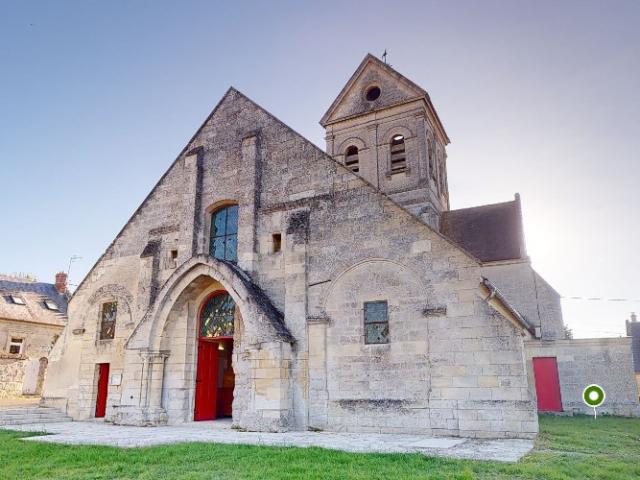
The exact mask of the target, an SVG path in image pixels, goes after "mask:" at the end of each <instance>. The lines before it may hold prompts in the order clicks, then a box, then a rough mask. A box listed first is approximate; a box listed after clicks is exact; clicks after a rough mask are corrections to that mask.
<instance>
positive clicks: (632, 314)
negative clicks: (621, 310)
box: [631, 312, 638, 322]
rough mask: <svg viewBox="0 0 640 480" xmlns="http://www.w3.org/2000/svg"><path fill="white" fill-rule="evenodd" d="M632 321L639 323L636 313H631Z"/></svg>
mask: <svg viewBox="0 0 640 480" xmlns="http://www.w3.org/2000/svg"><path fill="white" fill-rule="evenodd" d="M631 321H632V322H637V321H638V316H637V315H636V312H631Z"/></svg>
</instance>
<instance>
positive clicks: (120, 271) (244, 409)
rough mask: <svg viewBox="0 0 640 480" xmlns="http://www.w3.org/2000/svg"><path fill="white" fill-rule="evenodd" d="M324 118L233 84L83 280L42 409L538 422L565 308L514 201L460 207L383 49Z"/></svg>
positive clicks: (396, 425)
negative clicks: (268, 106) (306, 133)
mask: <svg viewBox="0 0 640 480" xmlns="http://www.w3.org/2000/svg"><path fill="white" fill-rule="evenodd" d="M321 124H322V125H323V126H324V127H325V129H326V132H327V152H326V153H325V152H323V151H322V150H320V149H318V148H317V147H316V146H314V145H313V144H312V143H311V142H309V141H307V140H306V139H304V138H302V137H301V136H300V135H298V134H297V133H296V132H294V131H293V130H291V129H290V128H289V127H287V126H286V125H284V124H283V123H282V122H280V121H279V120H278V119H276V118H274V117H273V116H272V115H271V114H269V113H268V112H267V111H266V110H264V109H263V108H261V107H259V106H258V105H256V104H255V103H254V102H252V101H251V100H249V99H248V98H247V97H246V96H244V95H243V94H242V93H240V92H238V91H237V90H235V89H233V88H231V89H229V91H228V92H227V93H226V94H225V96H224V97H223V98H222V100H221V101H220V102H219V104H218V105H217V106H216V108H215V109H214V111H213V112H212V113H211V114H210V116H209V117H208V118H207V119H206V121H205V122H204V124H203V125H202V126H201V128H200V129H199V130H198V131H197V132H196V134H195V135H194V136H193V138H192V139H191V140H190V141H189V142H188V144H187V145H186V147H185V148H184V149H183V150H182V152H181V153H180V154H179V155H178V157H177V159H176V160H175V162H174V163H173V164H172V165H171V167H170V168H169V170H168V171H167V172H166V173H165V174H164V175H163V176H162V178H161V179H160V180H159V182H158V183H157V185H156V186H155V187H154V188H153V190H152V191H151V192H150V194H149V195H148V197H147V198H146V199H145V200H144V202H143V203H142V205H141V206H140V207H139V208H138V209H137V210H136V211H135V213H134V214H133V216H132V217H131V219H130V220H129V222H128V223H127V224H126V225H125V227H124V228H123V229H122V231H121V232H120V233H119V234H118V235H117V237H116V238H115V239H114V240H113V242H112V243H111V245H109V247H108V248H107V249H106V251H105V253H104V254H103V256H102V257H101V258H100V259H99V260H98V262H97V263H96V265H95V266H94V267H93V269H92V270H91V271H90V273H89V274H88V276H87V277H86V278H85V279H84V280H83V282H82V283H81V285H80V286H79V287H78V288H77V290H76V291H75V293H74V295H73V297H72V299H71V301H70V303H69V310H68V315H69V323H68V326H67V328H66V329H65V332H64V334H63V337H62V338H61V341H59V342H58V343H57V344H56V347H55V349H54V351H53V352H52V354H51V356H50V364H49V365H50V366H49V373H48V375H47V379H46V383H45V392H44V401H45V402H46V403H47V404H49V405H52V406H58V407H61V408H64V409H65V410H66V412H67V413H68V414H69V415H70V416H72V417H73V418H74V419H79V420H81V419H89V418H92V417H104V418H105V419H106V420H107V421H111V422H114V423H118V424H131V425H158V424H166V423H168V424H177V423H183V422H191V421H194V420H206V419H212V418H219V417H224V416H231V417H232V418H233V423H234V425H235V426H237V428H241V429H247V430H258V431H284V430H307V429H313V430H327V431H349V432H388V433H425V434H432V435H456V436H470V437H521V438H527V437H532V436H534V435H535V434H536V432H537V430H538V424H537V416H536V404H535V391H534V387H533V383H532V380H531V372H530V368H529V367H528V366H527V362H526V360H525V347H524V344H525V343H524V342H525V340H527V339H534V338H536V337H541V336H544V335H547V336H549V338H553V337H554V336H557V335H561V333H559V332H561V331H562V318H561V315H560V310H559V300H558V297H557V294H556V293H555V292H554V291H553V290H552V289H551V288H550V287H548V286H547V285H546V283H544V281H543V280H542V279H539V281H538V284H543V285H544V288H543V289H539V290H536V288H537V286H536V285H534V283H535V281H534V280H535V279H536V278H537V274H536V273H535V272H534V271H533V270H532V269H531V265H530V263H529V260H528V258H527V256H526V252H525V251H524V241H523V235H522V220H521V215H520V200H519V198H516V200H514V201H512V202H506V203H504V204H497V205H489V206H483V207H477V208H476V209H464V210H458V211H451V210H450V208H449V193H448V185H447V173H446V164H447V159H446V151H445V148H446V145H447V144H448V143H449V139H448V137H447V134H446V132H445V130H444V127H443V126H442V124H441V122H440V119H439V118H438V115H437V113H436V111H435V109H434V107H433V105H432V103H431V100H430V98H429V95H428V94H427V92H425V91H424V90H423V89H421V88H420V87H418V86H417V85H415V84H414V83H413V82H411V81H409V80H408V79H406V78H405V77H403V76H402V75H400V74H399V73H398V72H396V71H395V70H393V69H392V68H391V67H389V66H388V65H386V64H384V63H383V62H381V61H380V60H378V59H377V58H375V57H373V56H371V55H368V56H367V57H365V59H364V60H363V62H362V63H361V65H360V66H359V67H358V69H357V70H356V72H355V73H354V75H353V76H352V77H351V79H350V80H349V81H348V83H347V84H346V86H345V87H344V89H343V90H342V92H341V93H340V95H339V96H338V98H337V99H336V101H335V102H334V103H333V104H332V106H331V107H330V108H329V110H328V111H327V113H326V114H325V116H324V117H323V118H322V120H321ZM514 286H515V287H514ZM510 287H511V288H512V290H513V292H514V300H513V301H512V300H511V299H509V298H508V297H509V296H508V295H506V292H507V291H508V290H509V288H510ZM547 287H548V288H547ZM544 289H547V290H544ZM536 293H538V294H537V295H536ZM522 311H531V312H532V313H531V314H530V315H523V314H522V313H521V312H522ZM541 312H542V313H541Z"/></svg>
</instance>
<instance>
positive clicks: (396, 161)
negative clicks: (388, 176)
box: [391, 135, 407, 173]
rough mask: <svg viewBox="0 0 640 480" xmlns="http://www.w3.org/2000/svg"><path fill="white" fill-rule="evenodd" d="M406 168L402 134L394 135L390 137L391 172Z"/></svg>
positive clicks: (402, 170)
mask: <svg viewBox="0 0 640 480" xmlns="http://www.w3.org/2000/svg"><path fill="white" fill-rule="evenodd" d="M406 169H407V155H406V153H405V149H404V135H394V136H393V138H392V139H391V173H400V172H404V171H405V170H406Z"/></svg>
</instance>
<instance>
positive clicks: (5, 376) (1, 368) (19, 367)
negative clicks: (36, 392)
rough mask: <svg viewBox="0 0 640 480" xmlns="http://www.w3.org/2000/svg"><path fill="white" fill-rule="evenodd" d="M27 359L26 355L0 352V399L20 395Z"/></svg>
mask: <svg viewBox="0 0 640 480" xmlns="http://www.w3.org/2000/svg"><path fill="white" fill-rule="evenodd" d="M28 361H29V360H28V359H27V357H26V356H19V357H18V356H16V355H8V354H0V399H5V398H19V397H21V396H22V384H23V382H24V375H25V370H26V367H27V363H28Z"/></svg>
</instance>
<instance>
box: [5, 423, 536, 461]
mask: <svg viewBox="0 0 640 480" xmlns="http://www.w3.org/2000/svg"><path fill="white" fill-rule="evenodd" d="M230 427H231V423H230V422H229V421H225V420H222V421H221V420H218V421H214V422H193V423H188V424H184V425H177V426H164V427H126V426H120V425H111V424H108V423H104V422H95V421H93V422H62V423H34V424H28V425H14V426H8V427H5V428H9V429H11V430H19V431H28V432H46V433H49V434H51V435H47V436H40V437H29V438H27V439H26V440H29V441H36V442H52V443H65V444H71V445H107V446H115V447H148V446H152V445H163V444H170V443H181V442H211V443H227V444H245V445H268V446H278V447H289V446H290V447H322V448H329V449H333V450H343V451H346V452H359V453H372V452H375V453H422V454H425V455H431V456H438V457H451V458H466V459H474V460H497V461H501V462H516V461H518V460H519V459H520V458H522V457H523V456H524V455H526V454H527V453H528V452H529V451H530V450H531V449H532V448H533V441H531V440H512V439H506V440H474V439H462V438H452V437H451V438H449V437H428V436H424V435H396V434H373V433H333V432H286V433H263V432H239V431H236V430H232V429H231V428H230Z"/></svg>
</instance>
